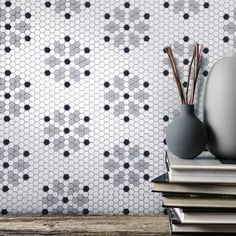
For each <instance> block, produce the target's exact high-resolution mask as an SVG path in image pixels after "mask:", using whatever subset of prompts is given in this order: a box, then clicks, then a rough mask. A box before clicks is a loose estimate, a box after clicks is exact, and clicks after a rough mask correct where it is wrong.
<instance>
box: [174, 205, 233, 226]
mask: <svg viewBox="0 0 236 236" xmlns="http://www.w3.org/2000/svg"><path fill="white" fill-rule="evenodd" d="M173 212H174V213H175V215H176V216H177V218H178V219H179V220H180V222H181V223H184V224H236V212H217V210H216V211H214V212H204V211H200V212H196V211H190V212H189V211H188V212H184V211H183V210H182V208H173Z"/></svg>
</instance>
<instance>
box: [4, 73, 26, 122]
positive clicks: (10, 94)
mask: <svg viewBox="0 0 236 236" xmlns="http://www.w3.org/2000/svg"><path fill="white" fill-rule="evenodd" d="M30 85H31V84H30V82H29V81H24V80H23V79H22V78H21V77H20V76H18V75H13V74H12V73H11V71H10V70H5V75H4V76H2V77H1V78H0V95H1V97H0V115H3V119H4V121H5V122H9V121H10V119H12V118H13V117H18V116H19V115H20V114H21V113H22V112H24V111H29V110H30V105H29V104H28V102H29V98H30V94H29V87H30Z"/></svg>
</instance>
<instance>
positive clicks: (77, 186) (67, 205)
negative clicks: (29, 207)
mask: <svg viewBox="0 0 236 236" xmlns="http://www.w3.org/2000/svg"><path fill="white" fill-rule="evenodd" d="M43 192H44V197H43V198H42V203H43V210H42V214H43V215H47V214H53V215H55V214H73V215H78V214H84V215H87V214H88V213H89V210H88V205H87V203H88V201H89V199H88V192H89V186H84V185H83V184H82V183H80V181H79V180H72V178H70V176H69V175H68V174H64V176H63V178H60V179H59V180H58V179H54V180H53V182H52V183H49V184H48V185H45V186H44V187H43Z"/></svg>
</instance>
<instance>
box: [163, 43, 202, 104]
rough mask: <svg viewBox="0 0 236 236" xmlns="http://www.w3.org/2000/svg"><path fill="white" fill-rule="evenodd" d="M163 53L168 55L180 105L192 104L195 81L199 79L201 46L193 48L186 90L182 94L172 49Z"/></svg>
mask: <svg viewBox="0 0 236 236" xmlns="http://www.w3.org/2000/svg"><path fill="white" fill-rule="evenodd" d="M165 52H166V53H167V55H168V58H169V61H170V64H171V67H172V70H173V75H174V80H175V82H176V84H177V88H178V93H179V96H180V100H181V103H182V104H193V103H194V96H195V91H196V87H197V86H196V85H197V80H198V77H199V71H200V67H201V62H202V46H200V45H199V44H196V45H195V46H194V49H193V55H192V59H191V62H190V65H189V71H188V81H187V88H186V92H185V93H184V89H183V87H182V84H181V80H180V77H179V73H178V70H177V65H176V61H175V58H174V55H173V51H172V48H171V47H170V46H169V47H166V48H165ZM191 85H192V86H191ZM190 86H191V87H192V88H191V90H192V91H191V92H190ZM189 93H191V95H190V96H189Z"/></svg>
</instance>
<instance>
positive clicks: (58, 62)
mask: <svg viewBox="0 0 236 236" xmlns="http://www.w3.org/2000/svg"><path fill="white" fill-rule="evenodd" d="M70 41H71V38H70V36H65V37H64V40H63V42H60V41H56V42H54V44H53V46H52V48H51V47H45V49H44V50H45V52H46V53H47V54H49V57H47V58H46V59H45V64H46V65H47V66H46V67H48V68H47V70H45V75H46V76H50V75H51V73H53V74H54V79H55V81H61V80H62V81H63V82H64V85H65V87H69V86H70V82H69V81H67V80H66V78H67V76H66V74H67V73H69V79H70V81H72V80H73V81H75V82H78V81H79V80H80V79H81V78H83V77H84V76H89V75H90V71H89V68H88V65H89V63H90V60H89V58H88V56H87V54H88V53H89V52H90V49H89V48H88V47H85V48H83V49H82V46H81V45H80V43H79V42H77V41H75V42H73V43H70ZM48 69H50V70H48ZM81 70H83V73H82V72H81Z"/></svg>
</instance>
